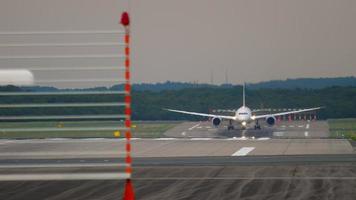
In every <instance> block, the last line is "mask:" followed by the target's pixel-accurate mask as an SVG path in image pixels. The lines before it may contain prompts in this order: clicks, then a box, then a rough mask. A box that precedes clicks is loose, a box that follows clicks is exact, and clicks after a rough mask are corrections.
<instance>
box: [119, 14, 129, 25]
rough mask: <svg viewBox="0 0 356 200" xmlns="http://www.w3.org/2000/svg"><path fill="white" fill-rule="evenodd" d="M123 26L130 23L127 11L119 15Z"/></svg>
mask: <svg viewBox="0 0 356 200" xmlns="http://www.w3.org/2000/svg"><path fill="white" fill-rule="evenodd" d="M120 23H121V24H122V25H123V26H129V25H130V17H129V13H128V12H123V13H122V15H121V22H120Z"/></svg>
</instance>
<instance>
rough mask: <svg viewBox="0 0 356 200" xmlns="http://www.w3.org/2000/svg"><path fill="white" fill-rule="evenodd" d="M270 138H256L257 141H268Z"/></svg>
mask: <svg viewBox="0 0 356 200" xmlns="http://www.w3.org/2000/svg"><path fill="white" fill-rule="evenodd" d="M270 139H271V138H268V137H261V138H257V140H270Z"/></svg>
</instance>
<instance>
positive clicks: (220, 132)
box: [165, 120, 330, 138]
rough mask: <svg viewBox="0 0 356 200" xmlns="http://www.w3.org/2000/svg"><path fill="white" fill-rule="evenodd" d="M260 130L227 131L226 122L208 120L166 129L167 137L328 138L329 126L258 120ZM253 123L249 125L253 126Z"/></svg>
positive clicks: (303, 121)
mask: <svg viewBox="0 0 356 200" xmlns="http://www.w3.org/2000/svg"><path fill="white" fill-rule="evenodd" d="M260 124H261V126H262V130H254V129H253V128H247V130H241V129H239V127H238V126H236V130H232V131H227V130H226V129H227V126H226V125H227V124H226V123H224V124H222V125H221V127H219V128H215V127H213V125H212V123H211V122H210V121H201V122H185V123H182V124H180V125H178V126H176V127H174V128H173V129H170V130H168V131H167V132H166V133H165V135H166V136H167V137H183V138H185V137H241V136H243V135H244V136H246V137H256V138H260V137H269V138H272V137H273V138H328V137H329V135H330V133H329V126H328V124H327V122H326V121H310V120H302V121H279V122H277V123H276V124H275V125H274V126H273V127H270V126H268V125H267V124H266V123H265V122H263V121H261V122H260ZM253 125H254V124H253V123H252V124H250V127H253Z"/></svg>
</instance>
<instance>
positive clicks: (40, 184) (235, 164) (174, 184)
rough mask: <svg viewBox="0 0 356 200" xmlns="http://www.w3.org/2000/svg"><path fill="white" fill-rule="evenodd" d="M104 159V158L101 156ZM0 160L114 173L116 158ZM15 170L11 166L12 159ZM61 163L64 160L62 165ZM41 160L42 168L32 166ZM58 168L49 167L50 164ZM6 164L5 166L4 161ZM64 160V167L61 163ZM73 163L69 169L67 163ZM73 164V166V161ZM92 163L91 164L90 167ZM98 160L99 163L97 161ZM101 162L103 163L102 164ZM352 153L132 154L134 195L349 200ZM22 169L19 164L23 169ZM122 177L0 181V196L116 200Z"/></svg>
mask: <svg viewBox="0 0 356 200" xmlns="http://www.w3.org/2000/svg"><path fill="white" fill-rule="evenodd" d="M105 160H106V161H105ZM57 161H58V160H57V159H40V160H20V161H15V160H12V161H9V160H1V161H0V166H3V167H2V168H0V177H1V175H2V174H17V173H18V172H21V166H25V165H27V168H26V171H27V174H36V176H38V177H42V176H44V174H45V173H48V172H50V171H52V172H56V173H59V174H60V173H68V172H70V173H72V174H75V173H78V172H81V173H82V172H85V173H91V174H98V173H102V172H106V173H117V172H118V171H119V170H120V168H118V166H115V164H119V163H120V162H121V160H120V159H119V158H115V159H112V158H107V159H105V158H95V159H94V158H93V159H86V160H85V162H82V161H80V159H62V160H61V162H60V163H59V164H58V162H57ZM10 162H15V163H17V168H16V169H11V168H12V165H13V163H10ZM61 163H62V164H61ZM104 163H106V164H104ZM31 164H32V165H36V164H42V165H43V166H44V168H38V167H34V168H32V169H31V168H30V167H29V165H31ZM51 164H54V165H57V168H48V167H46V166H48V165H51ZM5 165H6V166H8V167H10V169H9V168H8V169H5V167H4V166H5ZM59 165H63V166H66V167H60V166H59ZM69 165H72V168H68V166H69ZM74 165H76V166H74ZM89 165H91V166H89ZM97 165H99V166H97ZM100 165H101V166H100ZM355 167H356V157H355V156H354V155H353V154H347V155H309V156H246V157H199V158H197V157H186V158H136V159H135V162H134V174H133V179H132V180H133V184H134V188H135V193H136V197H137V199H145V200H146V199H148V200H153V199H207V200H214V199H223V200H225V199H226V200H228V199H246V200H247V199H250V200H255V199H256V200H257V199H261V198H262V199H311V198H314V199H353V197H354V196H355V195H356V193H355V190H354V188H355V187H356V181H355V180H356V171H355ZM22 170H23V169H22ZM123 186H124V181H123V180H110V179H107V180H78V181H74V180H67V181H41V180H37V181H25V180H21V181H7V182H4V181H1V182H0V188H1V193H0V199H9V200H20V199H30V200H31V199H34V200H41V199H46V200H58V199H75V200H97V199H100V200H115V199H121V195H122V194H123Z"/></svg>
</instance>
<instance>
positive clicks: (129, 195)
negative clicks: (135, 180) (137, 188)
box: [123, 179, 135, 200]
mask: <svg viewBox="0 0 356 200" xmlns="http://www.w3.org/2000/svg"><path fill="white" fill-rule="evenodd" d="M123 200H135V193H134V190H133V186H132V182H131V180H130V179H127V180H126V185H125V194H124V198H123Z"/></svg>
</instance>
